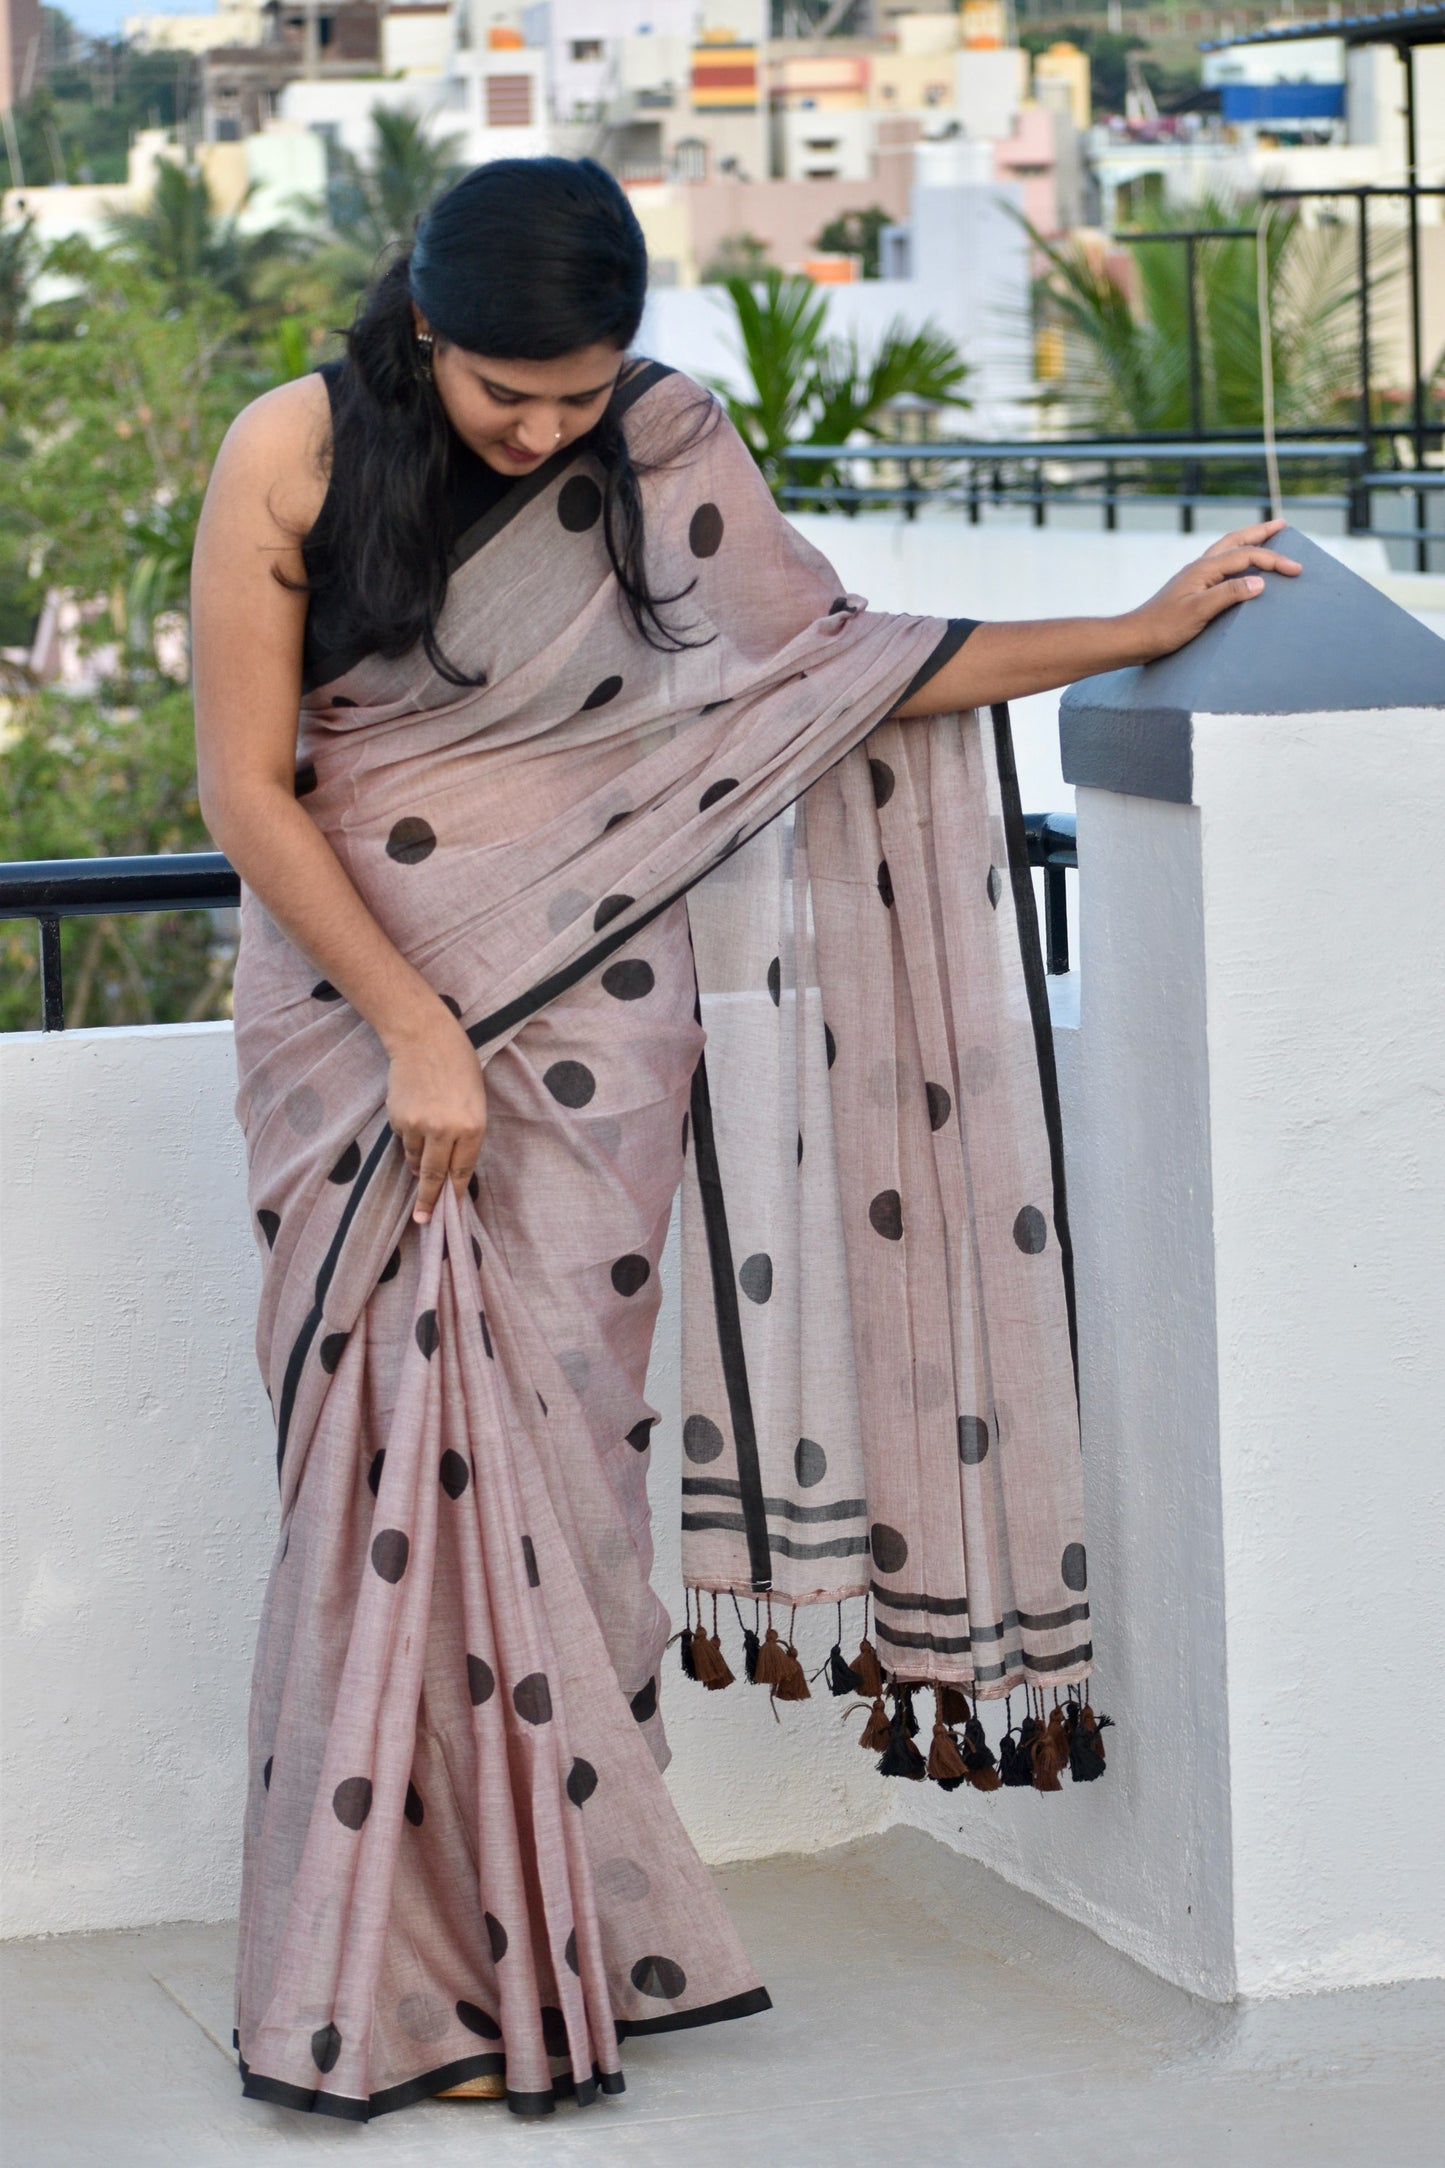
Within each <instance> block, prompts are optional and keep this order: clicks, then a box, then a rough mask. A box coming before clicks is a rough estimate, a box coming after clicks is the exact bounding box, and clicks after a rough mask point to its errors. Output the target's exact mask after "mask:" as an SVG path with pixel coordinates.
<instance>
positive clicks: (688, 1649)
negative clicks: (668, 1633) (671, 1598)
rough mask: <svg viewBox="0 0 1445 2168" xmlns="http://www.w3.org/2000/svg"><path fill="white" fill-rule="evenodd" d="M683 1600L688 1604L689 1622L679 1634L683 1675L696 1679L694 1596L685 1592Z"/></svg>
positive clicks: (678, 1649) (678, 1647) (679, 1653)
mask: <svg viewBox="0 0 1445 2168" xmlns="http://www.w3.org/2000/svg"><path fill="white" fill-rule="evenodd" d="M683 1600H684V1602H685V1603H686V1604H687V1624H686V1625H685V1626H684V1627H683V1629H682V1633H681V1635H680V1636H679V1639H678V1644H677V1652H678V1655H679V1657H680V1658H681V1660H682V1675H683V1677H684V1678H685V1679H695V1678H696V1677H697V1666H696V1665H695V1664H694V1662H693V1658H692V1598H691V1597H690V1596H688V1595H687V1594H686V1593H685V1592H684V1598H683Z"/></svg>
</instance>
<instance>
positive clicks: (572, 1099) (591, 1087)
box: [542, 1061, 597, 1107]
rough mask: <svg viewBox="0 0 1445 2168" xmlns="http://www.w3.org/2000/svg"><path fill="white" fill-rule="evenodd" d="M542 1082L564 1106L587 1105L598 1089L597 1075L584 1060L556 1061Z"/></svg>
mask: <svg viewBox="0 0 1445 2168" xmlns="http://www.w3.org/2000/svg"><path fill="white" fill-rule="evenodd" d="M542 1082H543V1083H544V1084H545V1085H546V1087H547V1089H548V1091H549V1092H550V1093H551V1094H552V1097H553V1098H554V1099H555V1100H556V1102H557V1104H558V1105H559V1106H562V1107H585V1106H587V1105H588V1104H589V1102H590V1101H591V1099H592V1098H593V1096H594V1094H595V1092H596V1090H597V1079H596V1077H595V1076H594V1075H593V1074H592V1071H591V1070H590V1069H589V1068H588V1067H587V1064H586V1063H585V1062H582V1061H554V1062H553V1064H552V1066H551V1068H550V1069H548V1070H546V1071H545V1072H544V1074H543V1077H542Z"/></svg>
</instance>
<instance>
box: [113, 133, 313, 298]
mask: <svg viewBox="0 0 1445 2168" xmlns="http://www.w3.org/2000/svg"><path fill="white" fill-rule="evenodd" d="M111 239H112V241H113V242H114V244H115V246H116V247H117V248H118V249H120V250H121V251H122V252H123V253H124V254H126V255H128V256H130V257H131V258H132V259H133V260H134V261H135V262H136V263H137V264H139V265H140V266H141V268H142V269H143V270H144V271H146V272H147V273H149V275H150V276H151V277H152V278H153V279H155V280H156V281H157V282H158V284H159V285H161V286H162V287H163V288H164V289H165V292H166V294H167V296H168V300H169V305H170V306H171V307H172V308H175V309H182V310H184V309H188V308H189V307H190V306H191V304H192V302H193V301H195V300H196V299H198V298H199V297H200V296H201V295H203V294H205V293H214V294H220V295H223V296H224V297H225V299H226V300H228V301H232V302H234V303H235V305H236V306H237V308H239V309H249V308H252V307H253V306H254V305H255V303H256V300H257V293H256V281H257V274H258V272H259V271H260V269H261V267H262V266H263V265H264V264H267V263H269V262H270V261H271V260H272V259H273V258H275V257H276V256H278V255H283V254H284V255H290V254H294V253H295V244H294V240H293V238H292V237H291V236H290V235H287V234H282V233H278V232H274V231H269V230H268V231H266V232H263V233H243V232H242V231H241V228H240V225H239V223H238V220H237V219H236V218H234V217H232V218H226V217H222V215H221V214H220V213H219V212H218V211H217V209H216V207H215V204H214V203H213V201H212V198H211V191H210V186H209V184H208V182H207V180H206V176H205V174H204V173H202V172H201V171H200V169H199V168H198V167H195V166H183V165H178V164H174V163H172V162H171V161H170V160H169V159H164V160H162V162H161V163H160V164H159V165H158V166H157V168H156V177H155V187H154V190H153V192H152V195H151V200H150V202H149V203H148V204H147V205H146V207H145V209H144V210H141V211H124V212H121V213H120V214H119V215H118V216H117V217H116V218H114V219H112V221H111Z"/></svg>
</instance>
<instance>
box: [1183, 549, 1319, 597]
mask: <svg viewBox="0 0 1445 2168" xmlns="http://www.w3.org/2000/svg"><path fill="white" fill-rule="evenodd" d="M1199 562H1200V564H1201V565H1207V566H1208V568H1209V580H1210V583H1211V584H1212V583H1213V582H1214V581H1216V580H1228V579H1233V578H1234V577H1235V575H1236V574H1237V573H1240V572H1248V571H1250V570H1251V569H1255V570H1258V571H1260V572H1283V573H1284V574H1285V575H1286V577H1287V578H1290V579H1293V578H1294V576H1295V574H1296V573H1297V572H1298V571H1299V569H1300V568H1299V566H1298V565H1297V564H1296V563H1295V560H1294V559H1293V557H1285V556H1282V555H1281V553H1280V552H1279V551H1278V550H1267V549H1260V548H1257V547H1255V548H1248V547H1242V548H1239V549H1231V550H1224V551H1220V552H1219V553H1218V554H1216V553H1215V552H1214V551H1213V550H1211V551H1210V552H1209V553H1208V554H1207V555H1206V556H1204V557H1201V558H1200V560H1199ZM1257 591H1258V590H1255V592H1257Z"/></svg>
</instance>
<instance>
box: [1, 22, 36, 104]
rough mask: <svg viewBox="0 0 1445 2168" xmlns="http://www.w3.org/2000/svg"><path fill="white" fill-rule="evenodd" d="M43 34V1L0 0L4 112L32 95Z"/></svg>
mask: <svg viewBox="0 0 1445 2168" xmlns="http://www.w3.org/2000/svg"><path fill="white" fill-rule="evenodd" d="M43 34H44V33H43V25H42V21H41V14H40V0H0V112H5V113H8V112H9V110H10V108H11V106H13V105H19V104H20V103H21V102H22V101H23V100H24V99H26V98H28V97H29V96H30V93H31V90H32V89H33V88H34V84H35V78H36V71H37V70H38V68H39V66H40V53H41V39H42V36H43Z"/></svg>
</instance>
